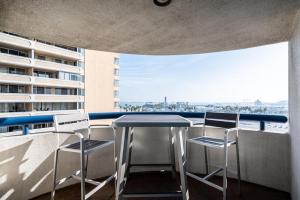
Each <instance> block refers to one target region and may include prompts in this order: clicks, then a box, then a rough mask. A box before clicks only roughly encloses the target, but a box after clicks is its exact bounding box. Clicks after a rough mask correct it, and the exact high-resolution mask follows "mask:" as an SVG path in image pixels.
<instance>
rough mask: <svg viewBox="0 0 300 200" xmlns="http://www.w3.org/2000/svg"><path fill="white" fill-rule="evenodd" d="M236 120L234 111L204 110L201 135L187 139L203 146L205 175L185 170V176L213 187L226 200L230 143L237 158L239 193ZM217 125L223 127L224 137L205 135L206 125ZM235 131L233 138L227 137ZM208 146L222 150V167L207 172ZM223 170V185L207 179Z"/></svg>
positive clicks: (238, 168) (238, 171) (238, 176)
mask: <svg viewBox="0 0 300 200" xmlns="http://www.w3.org/2000/svg"><path fill="white" fill-rule="evenodd" d="M238 122H239V115H238V114H234V113H213V112H206V114H205V117H204V125H203V128H202V136H201V137H196V138H191V139H187V142H188V143H194V144H198V145H202V146H204V154H205V169H206V174H207V175H206V176H205V177H199V176H197V175H195V174H193V173H191V172H187V173H186V174H187V176H190V177H192V178H194V179H196V180H198V181H200V182H203V183H205V184H207V185H209V186H211V187H214V188H216V189H218V190H220V191H222V192H223V200H226V190H227V164H228V163H227V162H228V148H229V147H230V146H232V145H235V146H236V160H237V178H238V190H239V193H240V184H241V175H240V159H239V142H238ZM207 126H209V127H217V128H222V129H224V138H223V139H220V138H216V137H208V136H206V127H207ZM233 131H234V132H235V137H234V139H233V140H230V139H228V134H229V133H231V132H233ZM208 148H215V149H219V150H223V152H224V155H223V156H224V157H223V159H224V160H223V167H221V168H219V169H217V170H215V171H213V172H211V173H209V168H208V159H207V150H208ZM221 171H223V187H221V186H219V185H217V184H214V183H212V182H210V181H208V179H209V178H210V177H212V176H213V175H215V174H217V173H219V172H221Z"/></svg>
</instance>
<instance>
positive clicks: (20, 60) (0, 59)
mask: <svg viewBox="0 0 300 200" xmlns="http://www.w3.org/2000/svg"><path fill="white" fill-rule="evenodd" d="M0 63H4V64H10V65H17V66H24V67H32V59H30V58H26V57H21V56H14V55H10V54H5V53H0Z"/></svg>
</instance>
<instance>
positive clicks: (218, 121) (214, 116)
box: [204, 112, 239, 129]
mask: <svg viewBox="0 0 300 200" xmlns="http://www.w3.org/2000/svg"><path fill="white" fill-rule="evenodd" d="M238 121H239V114H236V113H216V112H206V113H205V121H204V125H205V126H214V127H219V128H225V129H229V128H237V127H238Z"/></svg>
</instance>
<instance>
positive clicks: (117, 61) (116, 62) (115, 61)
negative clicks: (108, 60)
mask: <svg viewBox="0 0 300 200" xmlns="http://www.w3.org/2000/svg"><path fill="white" fill-rule="evenodd" d="M114 64H115V65H118V64H119V58H117V57H115V58H114Z"/></svg>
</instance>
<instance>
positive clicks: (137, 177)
mask: <svg viewBox="0 0 300 200" xmlns="http://www.w3.org/2000/svg"><path fill="white" fill-rule="evenodd" d="M210 180H211V181H213V182H215V183H218V184H221V183H222V178H221V177H217V176H216V177H213V178H211V179H210ZM188 187H189V191H190V200H219V199H220V200H221V199H222V193H221V192H220V191H217V190H216V189H214V188H211V187H209V186H207V185H205V184H203V183H200V182H198V181H195V180H194V179H191V178H188ZM90 188H91V187H88V186H87V189H90ZM176 190H179V179H178V178H177V179H176V180H174V179H172V177H171V175H170V173H152V172H149V173H133V174H130V178H129V180H128V182H127V184H126V191H128V192H129V191H130V192H145V191H146V192H162V191H171V192H172V191H176ZM241 191H242V194H241V196H239V195H238V191H237V181H236V180H234V179H228V195H227V199H228V200H237V199H240V200H289V199H290V195H289V193H286V192H282V191H278V190H274V189H271V188H267V187H264V186H260V185H256V184H253V183H247V182H242V187H241ZM49 199H50V194H45V195H42V196H39V197H37V198H35V200H49ZM55 199H56V200H76V199H80V184H76V185H72V186H69V187H65V188H63V189H60V190H57V191H56V198H55ZM91 199H94V200H96V199H97V200H113V199H114V186H113V182H111V184H108V185H107V186H105V187H104V188H103V189H102V190H100V191H98V192H97V193H96V194H95V195H94V196H93V197H92V198H91ZM131 199H133V198H131ZM135 199H136V200H137V199H138V198H135ZM139 199H145V198H139ZM147 199H149V200H150V199H151V200H154V199H155V200H159V199H164V200H168V199H170V200H171V199H176V198H147Z"/></svg>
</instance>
